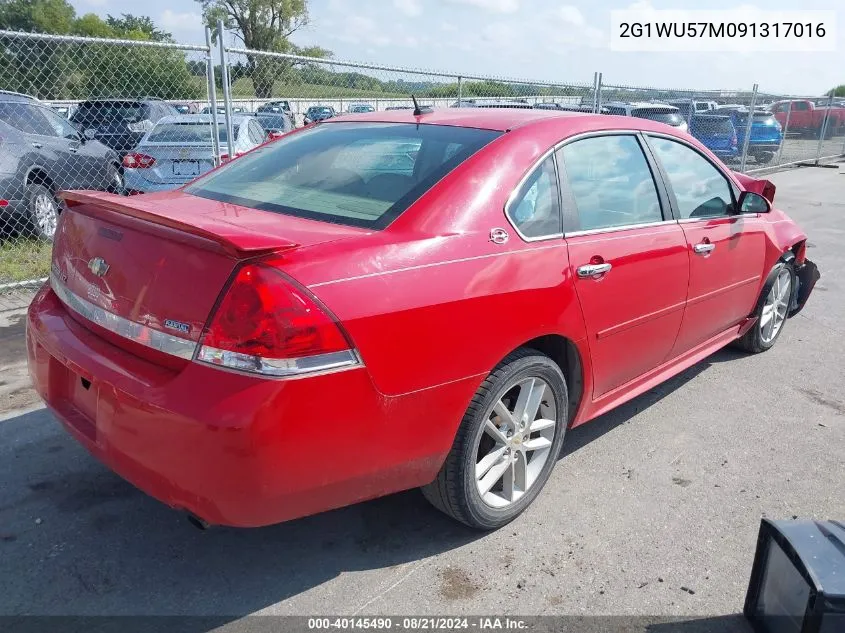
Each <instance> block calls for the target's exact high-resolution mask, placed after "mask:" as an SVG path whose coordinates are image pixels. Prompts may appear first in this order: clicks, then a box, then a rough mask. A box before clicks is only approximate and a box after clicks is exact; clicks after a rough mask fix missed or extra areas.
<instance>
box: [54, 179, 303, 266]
mask: <svg viewBox="0 0 845 633" xmlns="http://www.w3.org/2000/svg"><path fill="white" fill-rule="evenodd" d="M59 197H60V198H62V199H63V200H64V201H65V203H66V204H67V205H68V207H70V208H73V209H74V211H77V212H79V213H83V214H85V215H88V216H91V217H95V218H100V219H109V218H108V216H109V215H110V214H116V215H118V216H120V217H119V218H115V219H116V220H117V221H118V223H120V218H123V219H129V218H131V219H134V220H140V221H141V222H144V223H147V224H148V225H150V224H151V225H154V226H157V227H160V228H164V229H170V231H168V233H171V232H172V231H178V232H179V233H181V234H183V235H185V236H186V237H188V240H187V241H190V242H191V243H192V244H194V245H197V246H200V247H202V246H203V244H204V245H205V247H206V248H208V247H209V246H217V247H219V248H221V249H222V250H224V251H226V252H228V253H230V254H232V255H235V256H236V257H239V258H243V257H251V256H256V255H261V254H266V253H273V252H279V251H287V250H291V249H294V248H296V247H298V246H299V244H297V243H296V242H292V241H290V240H286V239H284V238H282V237H278V236H275V235H267V234H265V233H260V232H257V231H251V230H249V229H247V228H245V227H243V226H242V225H239V224H234V223H232V222H226V221H225V220H221V219H219V218H217V217H214V216H211V215H197V214H192V215H188V216H185V215H184V214H183V215H181V216H180V215H179V210H178V209H172V208H168V207H166V206H164V205H162V204H157V203H156V202H155V201H147V200H145V199H144V196H132V197H125V196H118V195H115V194H112V193H105V192H100V191H62V192H60V193H59ZM124 221H125V220H124ZM190 237H193V238H199V239H193V240H191V239H190Z"/></svg>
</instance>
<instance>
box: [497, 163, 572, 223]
mask: <svg viewBox="0 0 845 633" xmlns="http://www.w3.org/2000/svg"><path fill="white" fill-rule="evenodd" d="M507 214H508V217H509V218H510V221H511V223H512V224H513V225H514V226H515V227H516V228H517V230H518V231H519V232H520V233H522V235H523V236H524V237H527V238H540V237H548V236H552V235H559V234H560V233H561V224H560V222H561V220H560V195H559V193H558V186H557V174H556V173H555V161H554V157H553V156H549V157H548V158H547V159H546V160H544V161H543V162H542V163H540V165H538V166H537V167H536V168H535V169H534V171H533V172H531V175H529V176H528V178H527V179H526V180H525V182H523V183H522V185H521V186H520V188H519V189H518V190H517V192H516V195H515V196H514V198H513V199H512V200H511V201H510V203H509V204H508V208H507Z"/></svg>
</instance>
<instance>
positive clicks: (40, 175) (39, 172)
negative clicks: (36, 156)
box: [24, 165, 56, 193]
mask: <svg viewBox="0 0 845 633" xmlns="http://www.w3.org/2000/svg"><path fill="white" fill-rule="evenodd" d="M24 183H25V184H27V185H31V184H33V183H35V184H39V185H44V186H45V187H47V188H48V189H49V190H50V192H51V193H56V183H55V182H54V181H53V179H52V178H50V174H48V173H47V170H46V169H44V168H43V167H41V166H40V165H33V166H32V167H30V168H29V171H27V172H26V178H24Z"/></svg>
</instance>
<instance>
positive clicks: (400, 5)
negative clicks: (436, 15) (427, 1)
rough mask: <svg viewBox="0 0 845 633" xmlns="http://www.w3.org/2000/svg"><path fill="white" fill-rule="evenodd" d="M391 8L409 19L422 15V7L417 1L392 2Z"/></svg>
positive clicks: (400, 0) (394, 0)
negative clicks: (393, 7)
mask: <svg viewBox="0 0 845 633" xmlns="http://www.w3.org/2000/svg"><path fill="white" fill-rule="evenodd" d="M393 6H395V7H396V8H397V9H399V10H400V11H401V12H402V13H404V14H405V15H407V16H408V17H410V18H413V17H416V16H418V15H420V14H421V13H422V6H421V5H420V3H419V1H418V0H393Z"/></svg>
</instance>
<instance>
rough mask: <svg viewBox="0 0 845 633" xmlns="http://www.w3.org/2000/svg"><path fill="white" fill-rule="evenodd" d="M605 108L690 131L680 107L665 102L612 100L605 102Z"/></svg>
mask: <svg viewBox="0 0 845 633" xmlns="http://www.w3.org/2000/svg"><path fill="white" fill-rule="evenodd" d="M604 108H607V114H615V115H617V116H633V117H637V118H639V119H649V120H651V121H657V122H658V123H665V124H666V125H671V126H672V127H674V128H678V129H679V130H681V131H682V132H687V131H689V125H688V124H687V122H686V120H685V119H684V118H683V117H682V116H681V115H680V113H679V111H678V108H676V107H675V106H671V105H667V104H663V103H648V102H639V103H624V102H620V101H611V102H608V103H606V104H604ZM602 112H604V110H602Z"/></svg>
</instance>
